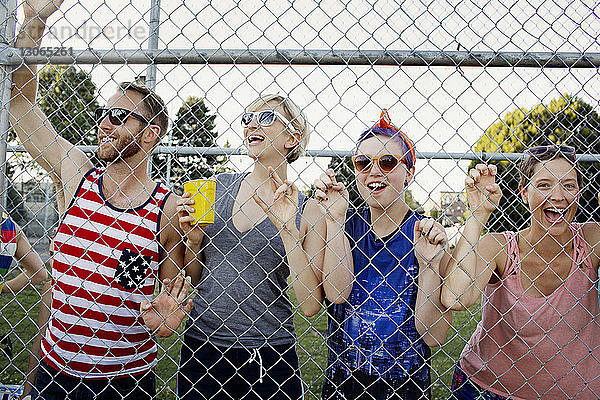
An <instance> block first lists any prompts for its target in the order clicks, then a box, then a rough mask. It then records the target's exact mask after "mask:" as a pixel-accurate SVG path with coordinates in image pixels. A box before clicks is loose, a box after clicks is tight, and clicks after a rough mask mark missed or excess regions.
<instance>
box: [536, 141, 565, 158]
mask: <svg viewBox="0 0 600 400" xmlns="http://www.w3.org/2000/svg"><path fill="white" fill-rule="evenodd" d="M525 153H527V154H529V155H532V156H535V157H538V158H540V157H544V156H547V155H549V154H550V155H554V154H556V153H561V154H563V155H565V156H568V157H573V158H575V147H573V146H567V145H564V144H550V145H547V146H534V147H530V148H528V149H527V150H526V151H525Z"/></svg>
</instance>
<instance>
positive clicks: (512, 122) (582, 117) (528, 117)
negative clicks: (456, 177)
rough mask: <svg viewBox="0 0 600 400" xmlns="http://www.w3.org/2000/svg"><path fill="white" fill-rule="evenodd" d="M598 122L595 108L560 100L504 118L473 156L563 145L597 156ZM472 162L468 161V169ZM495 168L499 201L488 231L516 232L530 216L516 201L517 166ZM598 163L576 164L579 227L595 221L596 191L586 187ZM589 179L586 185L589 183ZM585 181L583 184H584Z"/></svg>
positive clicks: (487, 133)
mask: <svg viewBox="0 0 600 400" xmlns="http://www.w3.org/2000/svg"><path fill="white" fill-rule="evenodd" d="M599 134H600V116H599V115H598V113H597V112H596V111H595V110H594V108H593V107H592V106H591V105H590V104H587V103H585V102H584V101H583V100H581V99H579V98H578V97H575V96H571V95H568V94H565V95H563V96H561V97H559V98H557V99H554V100H552V101H551V102H550V103H549V104H539V105H537V106H536V107H534V108H532V109H531V110H527V109H524V108H517V109H516V110H514V111H512V112H510V113H508V114H506V116H505V117H504V118H503V119H500V120H499V121H497V122H496V123H494V124H493V125H491V126H490V127H489V128H488V129H486V131H485V133H484V135H483V136H482V137H481V138H480V139H479V140H478V141H477V143H476V145H475V148H474V150H475V151H476V152H483V153H496V152H503V153H521V152H523V151H525V150H526V149H527V148H529V147H531V146H538V145H548V144H567V145H571V146H575V148H576V149H577V150H578V152H580V153H583V152H585V153H588V154H589V153H593V154H597V153H600V140H599V139H598V135H599ZM476 163H477V162H476V161H473V162H472V163H471V165H470V166H469V168H472V167H473V166H474V165H475V164H476ZM490 163H491V164H496V165H497V167H498V178H497V180H498V181H499V183H500V185H501V188H502V193H503V199H502V201H501V203H500V207H499V208H498V210H497V211H496V212H494V213H493V214H492V216H491V218H490V221H489V223H488V226H489V227H490V230H493V231H500V230H516V229H520V228H521V227H522V226H524V224H526V223H527V221H528V218H529V213H528V212H527V208H526V207H525V206H524V204H523V203H522V202H521V200H520V198H519V196H518V186H519V171H518V163H516V162H513V161H500V162H492V161H490ZM599 166H600V164H599V163H581V172H582V174H583V177H584V183H586V184H584V188H583V190H582V192H581V199H580V201H579V204H580V205H579V212H578V214H577V216H576V218H577V220H578V221H587V220H590V219H592V215H594V214H595V215H594V217H593V218H594V219H598V218H597V214H598V209H597V200H596V195H597V191H598V189H597V187H596V185H588V184H587V183H589V182H590V181H591V182H595V181H596V180H597V176H598V171H599ZM588 179H589V180H590V181H588ZM586 181H587V182H586Z"/></svg>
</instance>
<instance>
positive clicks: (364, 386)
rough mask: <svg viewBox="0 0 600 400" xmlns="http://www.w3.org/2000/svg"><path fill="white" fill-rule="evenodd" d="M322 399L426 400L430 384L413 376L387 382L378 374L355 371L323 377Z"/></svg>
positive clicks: (429, 393)
mask: <svg viewBox="0 0 600 400" xmlns="http://www.w3.org/2000/svg"><path fill="white" fill-rule="evenodd" d="M322 399H323V400H348V399H355V400H419V399H422V400H426V399H431V385H430V383H429V382H421V381H418V380H416V379H414V378H407V379H404V380H400V381H394V382H389V381H387V380H385V379H382V378H381V377H379V376H374V375H368V374H366V373H364V372H361V371H355V372H354V373H352V374H351V375H350V376H348V377H345V376H342V375H339V376H334V377H332V378H330V377H327V376H326V377H325V381H324V382H323V392H322Z"/></svg>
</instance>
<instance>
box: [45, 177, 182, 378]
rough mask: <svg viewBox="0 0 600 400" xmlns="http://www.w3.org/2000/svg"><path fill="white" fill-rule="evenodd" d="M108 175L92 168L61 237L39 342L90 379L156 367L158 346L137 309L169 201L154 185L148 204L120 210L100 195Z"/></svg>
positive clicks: (53, 359)
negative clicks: (45, 323)
mask: <svg viewBox="0 0 600 400" xmlns="http://www.w3.org/2000/svg"><path fill="white" fill-rule="evenodd" d="M103 172H104V170H102V169H96V168H93V169H91V170H90V171H89V172H88V173H87V174H86V175H85V177H84V178H83V179H82V181H81V183H80V185H79V188H78V189H77V192H76V194H75V197H74V199H73V201H72V202H71V205H70V206H69V208H68V209H67V212H66V214H65V216H64V217H63V220H62V222H61V224H60V226H59V228H58V231H57V233H56V237H55V239H54V249H55V252H54V258H53V266H52V283H53V285H52V287H53V289H52V307H51V314H50V321H49V324H48V329H47V330H46V335H45V337H44V339H43V341H42V354H43V356H44V360H45V361H46V362H48V363H49V364H50V365H51V366H53V367H55V368H56V369H57V370H59V371H61V372H64V373H66V374H69V375H72V376H77V377H84V378H91V379H94V378H110V377H118V376H125V375H130V374H136V373H141V372H145V371H147V370H149V369H151V368H152V367H154V365H155V364H156V352H157V347H156V342H155V340H154V338H153V337H152V335H151V334H150V332H149V330H148V328H147V327H146V326H145V325H144V322H143V320H142V318H141V317H140V312H139V309H140V303H141V302H142V301H143V300H149V301H150V300H151V299H152V295H153V292H154V282H155V279H156V278H157V274H158V265H159V255H160V243H159V234H158V232H159V228H160V216H161V213H162V208H163V206H164V203H165V200H166V199H167V197H168V196H169V194H170V191H168V190H167V189H166V188H164V187H163V186H162V185H161V184H157V185H156V188H155V190H154V192H153V193H152V194H150V198H149V199H148V201H146V203H144V204H143V205H141V206H139V207H137V208H135V209H128V210H122V209H117V208H115V207H113V206H112V205H110V204H109V203H108V202H107V201H106V200H105V198H104V196H103V194H102V189H101V188H102V173H103ZM144 196H147V194H144Z"/></svg>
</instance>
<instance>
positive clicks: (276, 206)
mask: <svg viewBox="0 0 600 400" xmlns="http://www.w3.org/2000/svg"><path fill="white" fill-rule="evenodd" d="M269 174H270V176H269V180H270V182H271V184H270V185H266V186H267V187H268V188H270V190H269V189H268V190H267V191H266V193H265V192H263V193H261V194H262V195H261V194H259V193H256V192H255V193H254V194H253V195H252V198H253V199H254V201H255V202H256V204H258V205H259V206H260V208H262V209H263V211H264V212H265V213H266V214H267V216H268V217H269V219H270V220H271V222H272V223H273V225H275V227H276V228H277V229H278V230H279V231H280V232H281V231H287V232H289V233H292V234H293V233H295V232H297V231H298V228H297V227H296V214H297V213H298V188H297V187H296V185H294V184H293V183H291V182H290V181H287V180H285V181H283V180H281V178H280V177H279V176H278V175H277V174H276V173H275V171H273V168H271V167H269Z"/></svg>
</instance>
